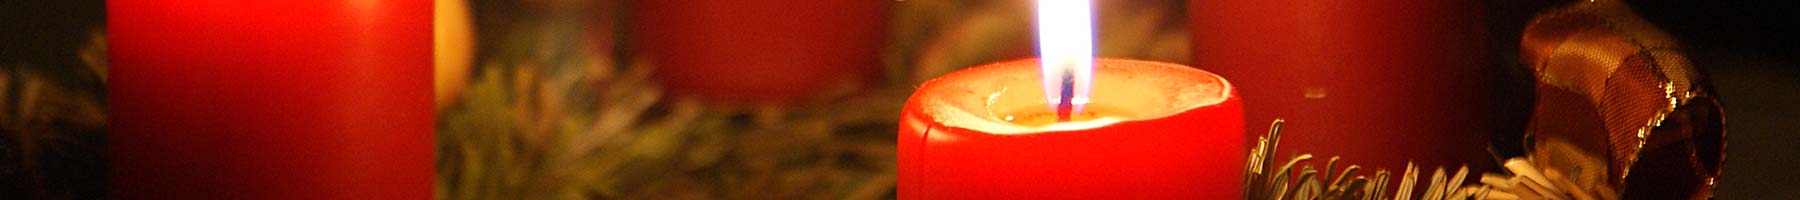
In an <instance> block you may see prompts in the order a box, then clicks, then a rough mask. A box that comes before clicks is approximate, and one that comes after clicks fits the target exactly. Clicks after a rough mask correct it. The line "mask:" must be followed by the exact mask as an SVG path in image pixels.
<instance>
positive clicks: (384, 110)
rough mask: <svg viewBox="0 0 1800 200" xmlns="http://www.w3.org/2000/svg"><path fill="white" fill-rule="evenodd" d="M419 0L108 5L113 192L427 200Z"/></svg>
mask: <svg viewBox="0 0 1800 200" xmlns="http://www.w3.org/2000/svg"><path fill="white" fill-rule="evenodd" d="M431 3H432V2H431V1H360V0H333V1H151V0H116V1H109V2H108V4H107V16H108V20H107V23H108V24H107V25H108V26H107V29H108V30H109V31H110V35H111V36H110V43H111V48H110V49H111V50H110V52H109V53H110V59H111V65H112V70H111V73H112V80H111V81H112V82H111V83H109V85H108V87H109V89H108V90H109V91H108V95H109V103H110V104H111V120H110V121H111V122H110V123H111V127H110V130H111V135H110V137H109V138H108V141H109V144H110V146H109V150H108V152H109V153H108V154H109V155H108V157H109V161H110V162H109V163H108V165H109V166H111V170H110V171H109V173H108V176H109V179H110V180H109V182H110V184H109V188H110V190H111V192H112V195H113V196H114V197H115V198H122V199H140V198H167V199H429V198H431V195H432V183H433V181H432V180H433V174H434V172H433V163H432V152H433V149H434V148H433V136H432V133H431V132H432V130H433V118H434V117H433V113H432V107H433V106H432V105H433V102H432V78H431V77H432V72H431V69H432V49H431V48H432V32H431V30H432V27H431V20H432V5H431Z"/></svg>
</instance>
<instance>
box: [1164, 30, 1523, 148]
mask: <svg viewBox="0 0 1800 200" xmlns="http://www.w3.org/2000/svg"><path fill="white" fill-rule="evenodd" d="M1188 3H1189V6H1190V7H1189V8H1190V9H1189V11H1188V15H1189V16H1190V17H1191V19H1190V21H1189V22H1190V23H1191V26H1189V29H1190V30H1191V31H1192V34H1193V36H1194V37H1193V46H1194V50H1193V51H1194V64H1195V65H1196V67H1200V68H1201V69H1206V70H1207V71H1213V72H1217V73H1219V74H1220V75H1222V76H1226V77H1231V78H1232V79H1231V80H1232V83H1233V84H1235V85H1236V86H1238V87H1239V88H1242V91H1243V93H1242V94H1243V95H1244V97H1243V98H1244V102H1246V103H1245V105H1244V108H1245V112H1246V113H1245V116H1246V117H1247V118H1246V120H1247V121H1246V122H1247V123H1250V125H1252V126H1250V127H1251V129H1250V131H1249V132H1248V133H1247V134H1253V135H1261V134H1264V133H1267V132H1268V130H1267V125H1268V124H1269V122H1270V121H1273V120H1274V119H1275V118H1285V119H1286V120H1287V123H1286V124H1285V125H1284V126H1285V128H1283V129H1282V132H1283V133H1282V135H1284V136H1283V137H1282V139H1281V145H1282V146H1283V147H1282V148H1280V151H1281V152H1279V153H1277V155H1283V156H1286V155H1296V154H1297V153H1312V154H1315V155H1321V156H1343V158H1344V160H1346V161H1349V162H1350V163H1355V164H1359V165H1362V166H1363V167H1364V168H1371V167H1375V168H1387V169H1399V168H1401V167H1405V166H1406V164H1407V162H1408V161H1417V162H1418V163H1419V164H1421V166H1424V167H1426V168H1431V167H1434V166H1446V167H1448V168H1455V167H1456V166H1457V165H1461V164H1468V165H1470V166H1471V167H1475V169H1477V171H1479V169H1480V168H1481V167H1482V166H1488V165H1487V164H1488V163H1491V161H1492V158H1491V156H1489V155H1488V154H1487V146H1488V142H1487V141H1488V139H1489V138H1488V136H1487V135H1488V133H1489V132H1490V131H1493V130H1491V129H1492V128H1494V126H1493V123H1494V122H1493V121H1494V120H1495V118H1493V117H1492V116H1493V115H1495V114H1494V113H1493V112H1492V110H1490V109H1491V107H1492V106H1493V105H1491V104H1490V103H1488V102H1487V99H1491V98H1490V96H1488V95H1489V91H1491V89H1490V88H1489V87H1488V86H1487V85H1486V84H1488V81H1489V80H1490V79H1487V78H1486V77H1490V76H1493V75H1492V74H1484V72H1488V70H1484V68H1486V67H1489V66H1488V63H1487V62H1486V61H1485V59H1486V57H1484V56H1486V54H1484V52H1485V51H1484V50H1486V48H1487V46H1485V44H1486V43H1485V42H1486V41H1485V38H1486V37H1485V33H1486V29H1485V28H1484V26H1483V25H1484V24H1486V22H1485V21H1483V20H1482V19H1481V17H1482V16H1483V11H1484V10H1482V9H1481V7H1480V5H1481V4H1482V3H1481V2H1478V1H1439V0H1369V1H1315V0H1192V1H1188ZM1246 142H1248V141H1246Z"/></svg>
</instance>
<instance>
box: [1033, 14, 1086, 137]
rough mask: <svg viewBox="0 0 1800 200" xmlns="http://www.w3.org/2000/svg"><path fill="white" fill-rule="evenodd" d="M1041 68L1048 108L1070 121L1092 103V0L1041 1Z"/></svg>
mask: <svg viewBox="0 0 1800 200" xmlns="http://www.w3.org/2000/svg"><path fill="white" fill-rule="evenodd" d="M1037 3H1038V5H1037V6H1038V7H1037V21H1036V22H1037V29H1038V30H1037V34H1038V55H1039V56H1040V57H1042V60H1041V61H1042V63H1040V64H1041V65H1040V66H1039V72H1041V73H1042V74H1041V75H1042V76H1041V78H1042V79H1043V80H1042V81H1043V88H1044V97H1045V101H1046V102H1047V106H1048V107H1050V109H1052V110H1054V111H1056V113H1057V119H1058V120H1057V121H1069V118H1070V115H1074V114H1076V113H1081V109H1082V107H1084V106H1085V105H1087V103H1088V94H1089V89H1090V88H1092V86H1093V75H1094V12H1093V2H1092V1H1089V0H1038V1H1037Z"/></svg>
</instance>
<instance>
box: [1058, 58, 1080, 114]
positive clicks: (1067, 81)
mask: <svg viewBox="0 0 1800 200" xmlns="http://www.w3.org/2000/svg"><path fill="white" fill-rule="evenodd" d="M1069 71H1073V70H1069ZM1069 71H1065V72H1064V73H1063V77H1062V95H1060V96H1061V98H1058V100H1061V101H1057V102H1062V103H1057V104H1056V122H1069V115H1071V114H1074V112H1075V110H1076V109H1075V100H1074V98H1075V72H1069Z"/></svg>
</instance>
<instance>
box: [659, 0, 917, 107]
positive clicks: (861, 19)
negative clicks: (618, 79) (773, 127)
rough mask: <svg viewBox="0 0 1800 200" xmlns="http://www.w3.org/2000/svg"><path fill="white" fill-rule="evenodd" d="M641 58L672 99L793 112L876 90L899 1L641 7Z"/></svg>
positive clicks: (737, 1) (778, 0)
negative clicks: (837, 94) (792, 107)
mask: <svg viewBox="0 0 1800 200" xmlns="http://www.w3.org/2000/svg"><path fill="white" fill-rule="evenodd" d="M634 3H635V4H632V6H635V7H634V10H632V11H631V12H632V15H633V17H631V18H630V19H631V20H632V21H633V22H634V23H632V24H631V26H632V27H633V30H634V31H635V33H634V35H633V37H635V38H637V42H638V46H639V47H640V49H639V50H641V51H642V52H644V53H645V54H646V55H648V56H649V58H650V59H651V60H652V61H653V62H654V64H655V65H656V67H657V68H656V72H655V73H654V74H655V75H654V76H655V77H656V79H657V80H658V82H660V83H662V85H663V86H664V87H666V89H668V91H669V92H671V93H672V94H675V95H681V96H694V97H701V98H702V99H705V100H708V101H709V102H712V103H715V104H720V105H733V106H766V105H788V104H794V103H804V102H809V101H815V100H819V99H816V98H817V97H818V96H820V95H823V94H824V93H826V92H830V91H834V90H837V91H844V90H857V89H861V88H862V87H866V86H867V85H868V84H869V83H871V81H873V80H874V78H875V76H876V75H877V74H876V73H877V72H878V71H877V70H878V69H880V68H879V67H880V65H881V63H880V55H879V51H880V50H881V47H882V44H883V42H885V40H884V39H885V37H884V36H885V35H886V34H887V27H888V26H887V21H888V20H887V16H888V15H889V14H888V10H889V9H890V7H891V6H892V4H894V3H893V2H892V1H862V0H831V1H783V0H730V1H671V0H640V1H634Z"/></svg>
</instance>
